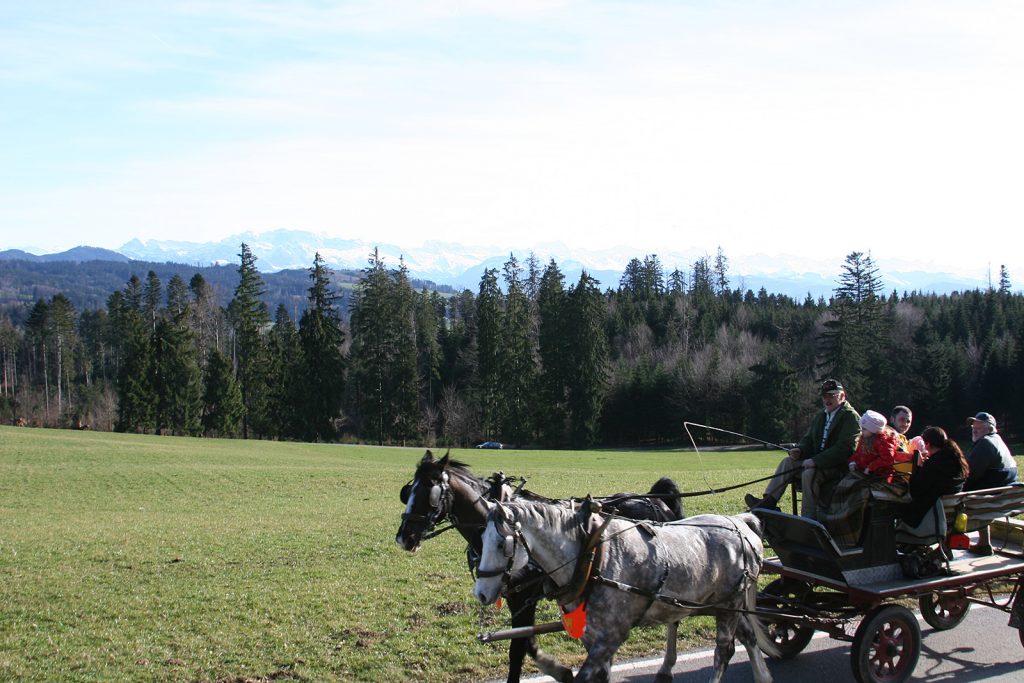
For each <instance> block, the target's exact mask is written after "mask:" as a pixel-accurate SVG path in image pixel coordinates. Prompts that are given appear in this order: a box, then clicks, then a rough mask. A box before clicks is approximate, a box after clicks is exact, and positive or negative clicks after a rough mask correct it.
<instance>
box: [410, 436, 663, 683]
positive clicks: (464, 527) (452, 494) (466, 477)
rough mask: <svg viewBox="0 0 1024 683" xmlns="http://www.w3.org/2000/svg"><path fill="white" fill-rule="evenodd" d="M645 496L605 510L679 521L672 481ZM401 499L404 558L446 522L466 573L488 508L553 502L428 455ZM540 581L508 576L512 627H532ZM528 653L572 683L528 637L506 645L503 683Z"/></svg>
mask: <svg viewBox="0 0 1024 683" xmlns="http://www.w3.org/2000/svg"><path fill="white" fill-rule="evenodd" d="M648 493H649V495H651V497H644V496H643V495H642V494H628V493H617V494H615V495H614V496H610V497H608V498H607V499H606V500H604V509H605V511H606V512H610V513H614V514H616V515H620V516H622V517H630V518H632V519H645V520H652V521H657V522H670V521H675V520H678V519H682V518H683V506H682V498H680V497H679V488H678V487H677V486H676V484H675V482H673V481H672V480H671V479H669V478H668V477H662V478H661V479H659V480H658V481H657V482H655V484H654V485H653V486H652V487H651V490H650V491H649V492H648ZM401 498H402V502H403V503H405V513H403V514H402V523H401V525H400V526H399V527H398V534H397V535H396V536H395V541H396V542H397V543H398V545H399V546H401V547H402V548H403V549H404V550H408V551H409V552H416V551H417V550H418V549H419V547H420V544H421V543H422V542H423V541H424V540H426V539H427V538H430V537H431V535H432V534H434V533H437V532H436V531H434V528H435V526H436V525H438V524H440V523H442V522H444V521H447V522H449V523H450V524H451V525H452V526H453V527H454V528H455V529H457V530H458V531H459V533H460V534H462V536H463V538H465V539H466V542H467V544H468V548H467V553H468V554H469V562H470V566H471V568H472V567H474V566H476V564H477V562H476V560H477V558H479V556H480V553H481V536H482V534H483V530H484V527H485V526H486V523H487V513H488V511H489V510H490V507H491V506H492V505H493V503H495V502H501V501H507V500H510V499H512V498H521V499H526V500H534V501H541V502H549V503H550V502H555V501H552V500H550V499H548V498H545V497H543V496H539V495H537V494H535V493H532V492H530V491H528V490H525V489H522V490H518V491H516V490H514V489H513V488H512V487H511V486H510V485H509V484H508V480H507V479H506V478H505V477H503V476H500V475H495V476H493V477H492V478H491V479H489V480H488V479H481V478H480V477H477V476H476V475H475V474H473V473H472V472H471V471H470V469H469V467H468V466H467V465H465V464H464V463H461V462H458V461H456V460H451V459H449V457H448V455H447V454H446V455H445V456H444V457H443V458H441V459H440V460H435V459H434V455H433V454H432V453H431V452H430V451H427V452H426V454H425V455H424V456H423V459H422V460H420V463H419V465H418V466H417V467H416V473H415V475H413V478H412V481H411V482H409V483H408V484H406V485H405V486H404V487H403V488H402V495H401ZM543 578H544V574H543V572H541V571H540V570H539V569H538V568H537V567H535V566H533V565H527V566H525V567H523V568H521V569H519V570H518V571H517V572H516V573H515V575H514V576H512V578H511V580H510V581H509V585H508V589H507V591H506V593H507V600H508V606H509V610H510V611H511V613H512V626H513V627H519V626H532V625H533V624H534V622H535V620H536V612H537V601H538V600H540V599H541V598H543V597H544V588H543ZM674 629H675V625H674V624H673V625H670V626H669V639H668V640H669V643H670V646H669V648H668V651H667V652H666V655H665V662H666V664H665V666H667V667H668V669H669V670H671V667H672V666H673V665H674V664H675V650H674V643H675V637H674V636H675V632H674ZM527 653H528V654H529V655H530V656H531V657H533V659H534V660H535V661H536V662H537V666H538V667H540V669H541V670H542V671H544V673H546V674H548V675H549V676H551V677H552V678H554V679H555V680H557V681H563V682H568V681H572V680H573V676H572V670H571V669H569V668H568V667H566V666H563V665H562V664H559V663H558V662H557V661H556V660H555V659H554V658H553V657H551V656H549V655H546V654H544V653H543V652H542V651H541V650H540V648H538V647H537V642H536V639H535V638H534V637H533V636H531V637H529V638H515V639H513V640H510V641H509V649H508V683H518V681H519V677H520V674H521V673H522V667H523V658H524V657H525V656H526V654H527ZM670 659H671V662H670Z"/></svg>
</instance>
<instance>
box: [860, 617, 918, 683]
mask: <svg viewBox="0 0 1024 683" xmlns="http://www.w3.org/2000/svg"><path fill="white" fill-rule="evenodd" d="M920 656H921V628H920V627H919V626H918V625H917V619H916V618H914V615H913V614H911V612H910V610H908V609H906V608H905V607H900V606H899V605H880V606H879V607H876V608H875V609H873V610H871V611H870V612H869V613H868V615H867V616H866V617H864V621H862V622H861V623H860V626H858V627H857V633H856V634H855V635H854V637H853V651H852V653H851V657H850V664H851V666H852V667H853V677H854V678H856V679H857V681H858V682H859V683H903V681H906V680H907V679H909V678H910V676H911V675H912V674H913V673H914V667H916V666H917V659H918V657H920Z"/></svg>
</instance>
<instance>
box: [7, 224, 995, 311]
mask: <svg viewBox="0 0 1024 683" xmlns="http://www.w3.org/2000/svg"><path fill="white" fill-rule="evenodd" d="M243 242H244V243H246V244H247V245H249V248H250V249H251V250H252V253H253V255H255V256H256V258H257V262H256V265H257V267H258V268H259V269H260V270H261V271H264V272H276V271H279V270H286V269H305V268H309V267H310V266H311V265H312V263H313V257H314V255H315V254H316V253H317V252H319V253H320V255H321V256H322V257H323V259H324V261H325V262H326V263H327V265H328V266H330V267H331V268H333V269H337V270H341V269H357V270H358V269H361V268H364V267H365V266H366V264H367V261H368V259H369V258H370V255H371V253H372V252H373V250H374V249H377V251H378V253H379V254H380V256H381V257H382V258H383V259H384V262H385V264H387V265H388V266H391V267H396V266H397V265H398V264H399V262H400V260H401V261H404V263H405V265H406V267H407V268H408V269H409V273H410V274H411V275H412V276H413V277H415V278H419V279H423V280H431V281H433V282H435V283H437V284H446V285H451V286H454V287H466V288H469V289H471V290H475V289H476V288H477V287H478V286H479V284H480V277H481V275H482V274H483V272H484V270H485V269H487V268H495V269H498V270H499V271H500V270H501V268H502V266H503V265H504V264H505V263H506V262H507V261H508V259H509V255H510V254H514V255H515V257H516V258H517V259H518V260H519V262H520V265H523V266H524V267H525V265H526V259H527V258H528V257H529V256H531V255H533V256H535V257H536V258H537V260H538V261H539V265H540V267H541V268H543V267H544V266H546V265H547V264H548V263H549V262H550V261H551V260H552V259H554V261H555V262H556V263H557V264H558V267H559V269H560V270H561V271H562V273H563V274H564V275H565V281H566V284H567V285H571V284H573V283H575V282H576V281H577V280H578V279H579V277H580V273H581V272H582V271H583V270H584V269H585V270H586V271H587V272H588V273H589V274H590V275H591V276H593V277H594V278H596V279H597V280H598V281H599V282H600V283H601V287H602V288H605V287H616V286H617V285H618V283H619V279H620V278H621V276H622V272H623V270H624V268H625V266H626V264H627V263H628V262H629V261H630V259H633V258H638V259H641V260H642V259H643V258H644V257H645V256H646V255H648V254H650V253H651V252H650V251H645V250H637V249H633V248H630V247H617V248H611V249H601V250H598V249H579V248H570V247H567V246H566V245H564V244H561V243H559V242H547V243H543V244H537V245H535V246H534V247H532V248H531V249H513V250H508V249H507V248H503V247H499V246H486V245H485V246H481V245H466V244H457V243H453V242H442V241H428V242H425V243H424V244H423V245H422V246H415V247H403V246H400V245H395V244H388V243H385V242H371V241H367V240H360V239H344V238H339V237H331V236H328V235H323V234H317V233H313V232H308V231H303V230H273V231H270V232H263V233H253V232H245V233H240V234H236V235H232V236H230V237H227V238H225V239H222V240H220V241H218V242H183V241H175V240H138V239H135V240H132V241H130V242H128V243H126V244H125V245H123V246H122V247H121V248H120V249H118V250H117V251H118V252H119V253H120V254H122V255H123V256H124V257H128V258H131V259H135V260H140V261H152V262H158V263H159V262H168V261H169V262H175V263H185V264H197V265H209V264H231V263H238V260H239V256H238V254H239V251H240V249H241V244H242V243H243ZM82 253H83V252H81V251H77V252H76V254H77V255H79V260H81V255H82ZM105 253H106V254H113V253H114V252H109V251H107V252H105ZM28 256H31V255H28ZM657 256H658V259H659V260H660V261H661V264H662V266H663V268H664V271H665V275H666V276H668V274H669V273H671V272H672V271H673V270H674V269H676V268H678V269H679V270H681V271H683V272H684V273H688V272H690V271H691V270H692V267H693V263H694V262H695V261H696V260H697V259H699V258H702V257H710V258H713V256H714V255H712V254H708V253H707V252H706V251H705V250H703V249H692V250H687V251H685V252H657ZM727 256H728V254H727ZM57 257H58V255H53V256H52V257H50V258H57ZM11 258H17V256H11ZM97 258H100V257H97ZM66 260H74V259H66ZM105 260H109V258H108V259H105ZM876 265H878V267H879V272H880V275H881V277H882V282H883V288H884V291H885V292H886V293H888V292H891V291H896V292H898V293H903V292H909V291H912V290H917V291H924V292H936V293H940V294H941V293H948V292H951V291H954V290H968V289H977V288H986V287H988V285H989V283H988V282H987V281H986V280H985V279H984V278H983V277H980V276H979V277H977V278H969V277H964V276H962V275H955V274H951V273H943V272H934V271H933V272H928V271H922V270H920V268H919V267H915V266H914V264H911V263H907V262H895V261H894V262H886V261H876ZM841 267H842V257H838V258H835V259H819V260H816V261H814V262H808V260H807V259H800V258H798V257H793V256H786V255H781V256H780V255H771V256H769V255H755V256H739V257H729V277H730V280H731V283H732V286H733V287H738V288H739V289H740V290H741V291H746V290H748V289H749V290H752V291H753V292H754V293H757V292H758V291H759V290H760V289H761V288H762V287H763V288H764V289H765V290H766V291H767V292H769V293H772V294H786V295H788V296H791V297H793V298H796V299H798V300H802V299H803V298H804V297H806V296H807V295H810V296H812V297H813V298H818V297H819V296H824V297H825V298H828V297H829V296H830V295H831V294H832V292H833V290H834V289H835V287H836V285H837V282H838V280H839V276H840V274H841ZM500 279H501V278H500V275H499V281H500Z"/></svg>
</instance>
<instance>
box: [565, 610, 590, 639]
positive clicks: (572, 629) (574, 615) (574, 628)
mask: <svg viewBox="0 0 1024 683" xmlns="http://www.w3.org/2000/svg"><path fill="white" fill-rule="evenodd" d="M562 625H563V626H565V632H566V633H568V634H569V637H570V638H575V639H577V640H579V639H580V638H582V637H583V631H584V630H585V629H586V628H587V603H585V602H581V603H580V604H579V605H578V606H577V607H576V609H574V610H573V611H571V612H566V611H565V610H564V609H563V610H562Z"/></svg>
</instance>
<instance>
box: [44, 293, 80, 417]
mask: <svg viewBox="0 0 1024 683" xmlns="http://www.w3.org/2000/svg"><path fill="white" fill-rule="evenodd" d="M76 315H77V314H76V312H75V308H74V306H72V305H71V302H70V301H68V298H67V297H66V296H64V295H63V294H54V295H53V297H52V298H51V299H50V305H49V306H48V307H47V311H46V329H47V336H48V337H49V338H50V339H51V340H52V342H53V343H52V349H53V355H54V359H53V367H54V371H55V372H56V377H55V379H56V398H57V417H58V419H60V417H61V416H62V415H63V414H64V410H65V408H66V407H67V405H68V404H69V403H70V401H71V375H72V374H73V368H74V358H75V353H76V351H77V350H78V346H79V339H78V332H77V321H76Z"/></svg>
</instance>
